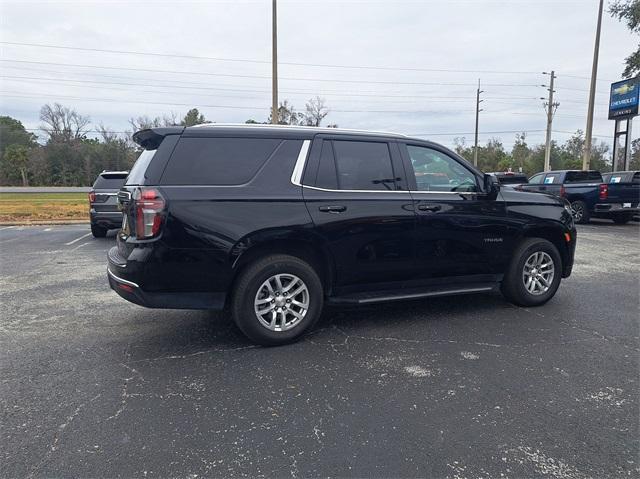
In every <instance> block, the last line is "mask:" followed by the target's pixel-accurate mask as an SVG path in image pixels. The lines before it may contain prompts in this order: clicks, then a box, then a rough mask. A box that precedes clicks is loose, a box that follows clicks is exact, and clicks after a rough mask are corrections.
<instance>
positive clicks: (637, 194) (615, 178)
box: [593, 171, 640, 224]
mask: <svg viewBox="0 0 640 479" xmlns="http://www.w3.org/2000/svg"><path fill="white" fill-rule="evenodd" d="M602 178H603V180H604V183H605V184H606V185H607V201H606V202H601V203H596V205H595V208H594V211H593V216H595V217H597V218H610V219H612V220H613V221H614V222H616V223H618V224H625V223H627V222H628V221H631V220H632V219H633V216H634V215H638V214H639V213H640V171H616V172H614V173H604V174H603V175H602Z"/></svg>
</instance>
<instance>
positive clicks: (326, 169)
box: [315, 141, 338, 190]
mask: <svg viewBox="0 0 640 479" xmlns="http://www.w3.org/2000/svg"><path fill="white" fill-rule="evenodd" d="M315 185H316V186H317V187H318V188H325V189H328V190H337V189H338V176H337V172H336V162H335V158H334V155H333V146H332V145H331V142H330V141H323V142H322V151H321V152H320V164H319V165H318V175H317V176H316V181H315Z"/></svg>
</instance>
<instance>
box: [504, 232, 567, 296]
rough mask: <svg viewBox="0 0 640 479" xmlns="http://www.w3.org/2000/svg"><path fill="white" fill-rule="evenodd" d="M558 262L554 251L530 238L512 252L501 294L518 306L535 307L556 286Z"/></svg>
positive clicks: (550, 244)
mask: <svg viewBox="0 0 640 479" xmlns="http://www.w3.org/2000/svg"><path fill="white" fill-rule="evenodd" d="M561 276H562V259H561V258H560V253H558V249H557V248H556V247H555V246H554V245H553V244H552V243H551V242H549V241H547V240H545V239H542V238H530V239H527V240H525V241H523V242H522V244H521V245H520V246H519V247H518V248H517V249H516V251H515V252H514V255H513V258H512V259H511V264H510V265H509V269H508V270H507V274H505V276H504V279H503V281H502V294H503V295H504V296H505V298H506V299H507V300H508V301H510V302H512V303H514V304H517V305H519V306H539V305H541V304H544V303H546V302H547V301H549V300H550V299H551V298H552V297H553V296H554V295H555V294H556V291H557V290H558V287H559V286H560V278H561Z"/></svg>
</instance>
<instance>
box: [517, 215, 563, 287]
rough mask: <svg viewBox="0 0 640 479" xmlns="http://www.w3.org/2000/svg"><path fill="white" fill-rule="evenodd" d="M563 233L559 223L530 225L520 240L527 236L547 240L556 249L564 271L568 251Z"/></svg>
mask: <svg viewBox="0 0 640 479" xmlns="http://www.w3.org/2000/svg"><path fill="white" fill-rule="evenodd" d="M564 235H565V229H564V228H563V227H562V226H560V225H558V226H552V225H532V226H530V227H528V228H525V229H524V231H523V232H522V235H521V236H520V241H523V240H525V239H529V238H541V239H545V240H547V241H549V242H550V243H551V244H553V245H554V246H555V247H556V249H557V250H558V253H559V254H560V259H561V260H562V271H563V272H565V271H566V269H567V267H568V265H569V264H570V252H569V248H568V246H567V241H566V239H565V236H564ZM563 276H564V274H563Z"/></svg>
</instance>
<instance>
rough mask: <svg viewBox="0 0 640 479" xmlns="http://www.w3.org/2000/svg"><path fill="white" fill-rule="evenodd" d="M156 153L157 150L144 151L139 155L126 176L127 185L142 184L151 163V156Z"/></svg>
mask: <svg viewBox="0 0 640 479" xmlns="http://www.w3.org/2000/svg"><path fill="white" fill-rule="evenodd" d="M156 151H157V150H144V151H143V152H142V153H140V156H139V157H138V159H137V160H136V162H135V164H134V165H133V168H131V172H130V173H129V176H127V182H126V184H127V185H142V184H144V174H145V172H146V171H147V167H148V166H149V163H151V160H152V159H153V155H155V154H156Z"/></svg>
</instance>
